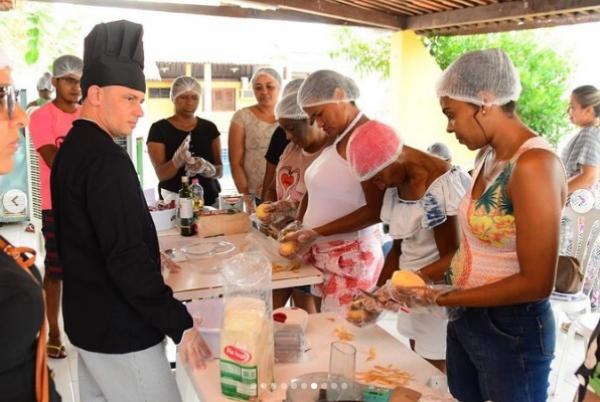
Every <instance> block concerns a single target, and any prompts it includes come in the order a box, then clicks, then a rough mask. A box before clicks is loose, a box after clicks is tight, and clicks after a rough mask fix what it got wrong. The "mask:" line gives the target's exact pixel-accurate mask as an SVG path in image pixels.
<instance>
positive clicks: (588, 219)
mask: <svg viewBox="0 0 600 402" xmlns="http://www.w3.org/2000/svg"><path fill="white" fill-rule="evenodd" d="M599 235H600V209H598V208H596V207H594V208H592V209H591V210H589V211H587V212H584V213H578V212H575V211H574V210H573V208H572V207H571V206H570V205H569V206H567V207H565V210H564V212H563V217H562V219H561V230H560V247H559V254H560V255H569V256H573V257H576V258H577V259H578V260H579V262H580V265H581V267H582V269H583V272H584V283H585V284H586V285H585V287H584V289H583V290H581V291H579V292H578V293H576V294H569V295H568V294H563V293H558V292H553V293H552V295H551V296H550V303H551V304H552V309H553V311H554V317H555V321H556V329H557V331H559V330H560V328H561V324H562V322H563V317H564V316H566V318H567V320H568V321H569V322H570V323H571V324H570V326H569V330H568V331H567V336H566V339H565V345H564V346H563V348H562V352H561V353H560V356H559V361H558V366H557V368H556V376H555V377H554V381H553V383H552V385H551V387H550V389H551V392H550V394H551V395H555V394H556V390H557V387H558V382H559V381H560V378H561V375H562V374H563V373H562V372H563V370H564V364H565V361H566V355H568V354H569V352H568V350H569V348H570V347H571V345H572V343H573V341H574V340H575V336H576V334H578V333H579V334H583V335H584V336H585V335H587V336H588V337H589V336H590V335H591V331H593V329H594V327H592V328H591V330H590V329H589V328H588V327H589V326H590V324H589V323H590V322H591V321H593V319H594V315H593V314H592V313H591V303H590V292H591V291H592V289H593V287H594V286H593V283H591V284H587V282H586V280H588V281H589V280H590V279H591V280H597V275H596V274H595V272H597V271H598V269H600V236H599ZM590 317H591V318H590ZM594 326H595V325H594Z"/></svg>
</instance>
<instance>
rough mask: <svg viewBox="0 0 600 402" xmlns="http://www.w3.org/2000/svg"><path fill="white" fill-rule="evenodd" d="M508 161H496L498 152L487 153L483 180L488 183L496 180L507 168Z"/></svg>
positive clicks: (491, 150)
mask: <svg viewBox="0 0 600 402" xmlns="http://www.w3.org/2000/svg"><path fill="white" fill-rule="evenodd" d="M507 163H508V160H507V159H502V160H496V152H495V151H494V150H493V149H490V151H489V152H488V153H487V155H486V157H485V160H484V161H483V169H482V173H483V180H484V181H485V182H486V183H489V182H490V181H492V180H494V179H495V178H496V176H498V174H500V172H501V171H502V170H503V169H504V168H505V167H506V164H507Z"/></svg>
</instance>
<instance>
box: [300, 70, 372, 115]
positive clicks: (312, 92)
mask: <svg viewBox="0 0 600 402" xmlns="http://www.w3.org/2000/svg"><path fill="white" fill-rule="evenodd" d="M336 90H337V91H336ZM340 90H341V91H340ZM359 96H360V90H359V89H358V86H356V83H355V82H354V80H353V79H352V78H349V77H346V76H344V75H342V74H340V73H338V72H336V71H332V70H318V71H315V72H314V73H312V74H310V75H309V76H308V77H306V79H305V80H304V83H303V84H302V86H301V87H300V90H299V91H298V104H299V105H300V106H301V107H303V108H305V107H310V106H317V105H323V104H326V103H336V102H350V101H353V100H355V99H358V97H359Z"/></svg>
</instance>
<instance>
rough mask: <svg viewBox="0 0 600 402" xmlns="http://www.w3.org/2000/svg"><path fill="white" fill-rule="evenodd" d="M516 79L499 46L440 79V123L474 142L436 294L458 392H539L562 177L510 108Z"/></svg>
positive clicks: (509, 395)
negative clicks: (469, 176) (455, 242)
mask: <svg viewBox="0 0 600 402" xmlns="http://www.w3.org/2000/svg"><path fill="white" fill-rule="evenodd" d="M520 91H521V85H520V82H519V77H518V75H517V72H516V70H515V68H514V66H513V64H512V62H511V60H510V59H509V57H508V56H507V55H506V54H505V53H504V52H502V51H501V50H499V49H489V50H483V51H476V52H471V53H466V54H464V55H463V56H461V57H460V58H459V59H458V60H456V61H455V62H454V63H453V64H452V65H450V66H449V67H448V68H447V69H446V71H445V72H444V74H443V76H442V77H441V79H440V81H439V82H438V88H437V95H438V97H439V99H440V104H441V107H442V111H443V113H444V114H445V115H446V116H447V118H448V126H447V131H448V132H449V133H454V135H455V136H456V138H457V139H458V141H459V142H460V143H462V144H463V145H465V146H466V147H467V148H469V149H471V150H479V154H478V157H477V160H476V164H475V169H474V171H473V184H472V187H471V189H470V191H468V192H467V194H466V196H465V198H464V199H463V200H462V201H461V203H460V205H459V212H458V222H459V228H460V247H459V249H458V251H457V253H456V254H455V256H454V258H453V260H452V262H451V265H450V269H449V270H448V272H447V279H448V281H449V283H450V284H452V285H454V286H455V287H456V290H454V291H452V292H450V293H446V294H443V295H441V296H438V297H437V299H436V303H437V304H438V305H440V306H448V307H457V308H453V309H451V311H453V312H454V313H455V316H454V317H451V318H453V320H452V321H451V322H450V323H449V324H448V335H447V355H446V358H447V366H448V383H449V386H450V391H451V393H452V395H453V396H454V397H455V398H457V399H459V400H460V401H463V402H480V401H487V400H492V401H494V402H542V401H544V402H545V401H546V397H547V388H548V375H549V372H550V363H551V361H552V358H553V354H554V343H555V328H554V320H553V315H552V310H551V308H550V304H549V302H548V296H549V295H550V293H551V291H552V288H553V285H554V276H555V270H556V261H557V254H558V242H559V224H560V216H561V210H562V208H563V205H564V202H565V198H566V181H565V173H564V169H563V167H562V165H561V163H560V159H559V158H558V157H557V156H556V155H555V154H554V152H552V150H551V148H550V146H549V145H548V143H547V142H546V141H545V140H543V139H542V138H541V137H540V136H538V135H537V134H536V133H535V132H533V131H532V130H531V129H530V128H528V127H527V126H525V125H524V124H523V122H522V121H521V120H520V119H519V117H518V115H517V114H516V111H515V109H516V106H515V105H516V104H515V102H516V101H517V99H518V98H519V94H520Z"/></svg>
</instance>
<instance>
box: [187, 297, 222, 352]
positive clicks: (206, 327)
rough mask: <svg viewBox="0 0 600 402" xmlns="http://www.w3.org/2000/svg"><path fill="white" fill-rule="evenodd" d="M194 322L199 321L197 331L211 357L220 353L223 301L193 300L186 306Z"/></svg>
mask: <svg viewBox="0 0 600 402" xmlns="http://www.w3.org/2000/svg"><path fill="white" fill-rule="evenodd" d="M186 307H187V310H188V312H189V313H190V315H191V316H192V317H193V318H194V321H197V320H198V319H201V322H200V326H199V328H198V331H199V332H200V335H202V337H203V338H204V340H205V341H206V343H207V344H208V347H209V348H210V351H211V352H212V355H213V357H217V358H218V357H219V354H220V353H221V325H222V323H223V311H224V304H223V299H221V298H219V299H202V300H194V301H191V302H189V303H187V304H186Z"/></svg>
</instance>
